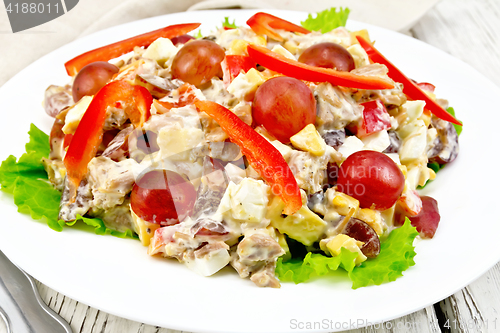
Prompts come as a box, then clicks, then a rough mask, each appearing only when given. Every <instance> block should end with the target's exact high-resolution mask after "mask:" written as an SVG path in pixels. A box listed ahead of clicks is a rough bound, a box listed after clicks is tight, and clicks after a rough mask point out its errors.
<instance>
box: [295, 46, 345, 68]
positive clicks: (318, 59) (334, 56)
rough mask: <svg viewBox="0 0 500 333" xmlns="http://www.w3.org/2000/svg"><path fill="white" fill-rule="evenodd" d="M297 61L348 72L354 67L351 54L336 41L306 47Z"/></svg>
mask: <svg viewBox="0 0 500 333" xmlns="http://www.w3.org/2000/svg"><path fill="white" fill-rule="evenodd" d="M299 61H300V62H303V63H304V64H308V65H311V66H316V67H324V68H334V69H336V70H338V71H342V72H350V71H352V70H353V69H354V68H355V65H354V59H353V57H352V55H351V54H350V53H349V51H347V50H346V49H345V48H344V47H343V46H342V45H339V44H336V43H330V42H325V43H319V44H315V45H313V46H310V47H308V48H307V49H305V51H304V52H303V53H302V54H301V55H300V57H299Z"/></svg>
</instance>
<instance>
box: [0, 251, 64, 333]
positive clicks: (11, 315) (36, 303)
mask: <svg viewBox="0 0 500 333" xmlns="http://www.w3.org/2000/svg"><path fill="white" fill-rule="evenodd" d="M0 308H1V309H3V311H0V318H1V317H6V318H4V320H5V321H6V324H7V330H9V329H10V330H11V331H12V332H16V333H17V332H26V333H42V332H43V333H45V332H51V333H72V332H73V331H72V330H71V327H70V326H69V324H68V323H67V322H66V321H64V319H62V318H61V317H60V316H59V315H58V314H57V313H55V312H54V311H53V310H52V309H51V308H49V307H48V306H47V305H46V304H45V303H44V302H43V300H42V298H41V297H40V294H39V293H38V289H37V287H36V284H35V281H34V280H33V278H32V277H31V276H29V275H28V274H26V273H25V272H24V271H22V270H20V269H19V268H18V267H17V266H15V265H14V264H13V263H12V262H10V260H9V259H8V258H7V257H6V256H5V255H4V254H3V252H2V251H0Z"/></svg>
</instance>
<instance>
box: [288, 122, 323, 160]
mask: <svg viewBox="0 0 500 333" xmlns="http://www.w3.org/2000/svg"><path fill="white" fill-rule="evenodd" d="M290 141H291V142H292V145H293V146H294V147H295V148H297V149H300V150H304V151H308V152H310V153H311V154H313V155H316V156H321V155H323V154H324V153H325V150H326V143H325V140H323V138H322V137H321V136H320V135H319V133H318V131H317V130H316V127H314V125H313V124H309V125H307V126H306V127H304V128H303V129H302V130H301V131H300V132H298V133H297V134H295V135H294V136H292V137H291V138H290Z"/></svg>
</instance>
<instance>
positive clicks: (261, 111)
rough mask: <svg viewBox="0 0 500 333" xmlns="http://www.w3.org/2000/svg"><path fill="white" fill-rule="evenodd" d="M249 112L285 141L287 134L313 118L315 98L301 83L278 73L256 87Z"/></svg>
mask: <svg viewBox="0 0 500 333" xmlns="http://www.w3.org/2000/svg"><path fill="white" fill-rule="evenodd" d="M252 115H253V117H254V120H255V122H256V123H257V124H259V125H263V126H264V127H265V128H266V130H267V131H269V133H271V134H272V135H274V136H275V137H276V138H277V139H278V140H280V141H281V142H283V143H289V142H290V137H291V136H293V135H294V134H296V133H297V132H299V131H300V130H302V129H303V128H304V127H306V126H307V125H309V124H314V122H315V121H316V100H315V99H314V96H313V94H312V92H311V89H309V87H308V86H306V84H305V83H304V82H302V81H300V80H297V79H294V78H291V77H287V76H278V77H275V78H272V79H269V80H267V81H266V82H264V83H263V84H262V85H261V86H260V87H259V88H258V89H257V92H256V93H255V98H254V101H253V107H252Z"/></svg>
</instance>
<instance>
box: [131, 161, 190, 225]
mask: <svg viewBox="0 0 500 333" xmlns="http://www.w3.org/2000/svg"><path fill="white" fill-rule="evenodd" d="M195 199H196V191H195V189H194V186H193V184H191V183H190V182H189V181H187V180H186V179H184V178H183V177H182V176H181V175H179V174H178V173H176V172H173V171H170V170H152V171H149V172H147V173H145V174H144V175H143V176H142V177H140V178H139V179H137V181H136V183H135V184H134V187H133V188H132V193H131V194H130V206H131V208H132V211H133V212H134V213H135V214H136V215H137V216H138V217H140V218H141V219H143V220H145V221H146V222H150V223H155V224H160V225H162V226H167V225H173V224H177V223H179V222H181V221H182V220H184V218H186V216H188V215H189V214H191V211H192V209H193V205H194V201H195Z"/></svg>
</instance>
